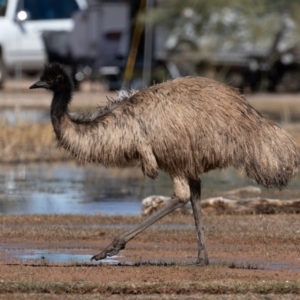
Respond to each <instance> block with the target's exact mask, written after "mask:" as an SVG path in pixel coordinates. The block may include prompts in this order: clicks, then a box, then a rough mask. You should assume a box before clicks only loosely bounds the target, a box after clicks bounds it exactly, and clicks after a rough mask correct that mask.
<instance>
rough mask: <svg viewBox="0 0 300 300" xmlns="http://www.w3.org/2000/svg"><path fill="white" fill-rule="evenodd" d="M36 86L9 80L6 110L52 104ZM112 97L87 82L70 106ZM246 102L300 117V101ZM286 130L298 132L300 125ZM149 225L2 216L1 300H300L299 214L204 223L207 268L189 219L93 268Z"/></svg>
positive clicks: (171, 219) (164, 225)
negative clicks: (117, 239) (128, 233)
mask: <svg viewBox="0 0 300 300" xmlns="http://www.w3.org/2000/svg"><path fill="white" fill-rule="evenodd" d="M31 81H32V82H34V80H28V81H25V82H24V83H22V85H19V84H18V85H17V84H15V83H14V82H10V83H8V88H7V89H6V90H4V91H1V94H0V107H14V108H15V109H16V110H17V109H19V108H24V107H36V108H45V107H48V106H49V105H50V99H51V95H50V94H49V93H46V92H44V91H34V93H33V92H32V91H28V90H27V86H29V85H30V84H31V83H32V82H31ZM105 95H109V96H110V97H115V94H114V93H108V92H107V91H104V90H103V89H101V88H100V87H99V86H95V85H89V84H87V85H85V86H84V87H83V91H81V92H79V93H76V94H75V95H74V103H73V108H74V109H77V108H84V109H85V108H86V107H87V108H90V107H95V106H97V105H103V104H104V103H105V102H106V97H105ZM249 99H250V101H251V103H252V104H253V105H254V106H255V107H256V108H257V109H259V110H260V111H261V112H263V113H264V114H266V115H269V116H270V117H271V118H273V119H275V120H279V121H280V122H283V123H284V122H285V123H288V122H290V121H298V119H299V120H300V97H299V95H253V96H249ZM285 126H286V127H287V128H288V129H289V131H290V132H291V133H292V134H293V135H294V136H295V137H296V136H297V135H299V132H298V127H299V126H298V127H297V125H296V127H295V126H293V127H289V126H290V125H285ZM142 218H143V217H140V216H137V217H125V216H119V217H118V216H114V217H108V216H101V215H99V216H84V215H68V216H58V215H56V216H52V215H43V216H41V215H35V216H5V215H0V225H1V226H0V299H107V298H111V299H197V298H198V299H300V217H299V215H296V214H295V215H293V214H280V215H244V216H230V215H211V216H205V217H204V224H205V234H206V238H207V248H208V254H209V258H210V265H209V266H206V267H200V266H198V265H196V264H195V261H196V254H197V246H196V235H195V231H194V228H193V219H192V217H191V216H188V215H179V214H173V215H171V216H168V217H166V218H164V219H163V220H162V221H160V223H159V224H160V226H154V227H152V228H149V229H147V230H146V231H145V232H144V233H142V234H141V235H140V236H138V237H137V238H136V239H134V240H133V241H131V242H129V243H128V244H127V246H126V249H125V250H123V251H121V252H120V255H119V256H118V257H116V258H113V260H112V261H104V262H103V263H90V262H89V259H88V258H89V256H91V255H94V254H97V253H98V252H99V251H100V250H101V249H103V248H104V247H105V246H106V245H108V244H109V243H110V242H111V240H112V239H113V237H114V236H115V235H117V234H119V233H121V232H123V231H124V230H125V229H126V228H128V226H129V227H130V226H132V225H134V224H138V223H139V222H140V221H141V220H142ZM111 225H113V226H111ZM45 253H46V254H45ZM49 253H50V254H51V253H52V254H53V253H54V254H55V255H59V254H64V259H65V261H60V262H57V261H55V255H54V261H51V260H50V259H48V256H47V255H48V254H49ZM31 254H35V258H34V259H28V255H29V257H30V255H31ZM24 255H27V256H24ZM76 255H80V257H86V260H84V261H81V260H80V261H77V260H76V259H75V258H76V257H78V256H76ZM68 256H70V257H71V259H70V260H68V259H67V257H68ZM24 257H27V258H24ZM72 257H73V258H72Z"/></svg>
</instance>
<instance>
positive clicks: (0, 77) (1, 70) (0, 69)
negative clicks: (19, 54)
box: [0, 57, 6, 89]
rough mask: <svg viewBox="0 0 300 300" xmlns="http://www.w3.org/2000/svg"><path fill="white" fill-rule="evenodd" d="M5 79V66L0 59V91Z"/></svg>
mask: <svg viewBox="0 0 300 300" xmlns="http://www.w3.org/2000/svg"><path fill="white" fill-rule="evenodd" d="M5 77H6V71H5V66H4V63H3V60H2V57H0V89H1V88H3V85H4V81H5Z"/></svg>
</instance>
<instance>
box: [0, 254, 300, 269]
mask: <svg viewBox="0 0 300 300" xmlns="http://www.w3.org/2000/svg"><path fill="white" fill-rule="evenodd" d="M93 251H94V250H90V253H93ZM83 252H84V253H83ZM86 252H87V249H85V250H84V251H82V250H80V249H72V250H69V249H62V250H50V249H46V250H40V249H37V250H25V251H24V250H23V251H20V250H17V249H15V250H9V254H7V256H6V257H5V256H4V257H2V258H1V261H3V262H8V263H23V264H24V263H25V264H27V263H30V264H33V265H46V264H47V265H55V264H66V265H70V264H71V265H80V266H81V265H85V266H92V265H99V264H109V265H124V266H131V265H135V264H136V265H141V264H145V265H161V264H171V265H174V264H178V265H186V264H194V263H195V260H196V258H187V259H185V260H183V259H182V258H169V259H165V260H163V261H154V260H151V259H147V260H145V261H136V262H133V261H128V260H126V257H123V256H122V255H116V256H113V257H110V258H106V259H103V260H101V261H91V257H92V255H91V254H86ZM210 264H212V265H214V264H217V265H218V264H222V265H225V266H228V268H231V269H248V270H271V271H283V270H288V271H292V272H300V264H295V263H292V262H289V261H264V260H253V259H248V260H246V259H233V258H227V259H224V258H222V259H219V258H210Z"/></svg>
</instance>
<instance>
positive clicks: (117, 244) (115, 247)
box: [91, 238, 126, 261]
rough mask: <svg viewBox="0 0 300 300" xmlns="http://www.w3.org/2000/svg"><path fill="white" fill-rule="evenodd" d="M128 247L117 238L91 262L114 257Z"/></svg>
mask: <svg viewBox="0 0 300 300" xmlns="http://www.w3.org/2000/svg"><path fill="white" fill-rule="evenodd" d="M125 246H126V242H125V241H124V240H123V239H119V238H115V239H114V240H113V242H112V243H111V244H110V245H108V246H107V247H106V248H105V249H104V250H103V251H101V252H100V253H99V254H97V255H94V256H93V257H92V258H91V261H93V260H101V259H104V258H106V257H110V256H114V255H116V254H118V253H119V251H121V250H122V249H124V248H125Z"/></svg>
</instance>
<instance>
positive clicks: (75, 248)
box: [0, 213, 300, 299]
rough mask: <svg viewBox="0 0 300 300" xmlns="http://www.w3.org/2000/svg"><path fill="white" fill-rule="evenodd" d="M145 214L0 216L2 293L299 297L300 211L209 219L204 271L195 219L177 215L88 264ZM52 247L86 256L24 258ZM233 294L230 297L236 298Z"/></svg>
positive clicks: (22, 295)
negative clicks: (77, 258) (109, 255)
mask: <svg viewBox="0 0 300 300" xmlns="http://www.w3.org/2000/svg"><path fill="white" fill-rule="evenodd" d="M143 218H144V217H142V216H137V217H126V216H111V217H108V216H102V215H98V216H83V215H82V216H80V215H62V216H58V215H56V216H54V215H53V216H51V215H45V216H40V215H35V216H0V223H1V230H0V240H1V243H0V270H1V272H0V299H8V298H5V297H8V296H9V298H11V297H12V296H13V295H12V293H14V294H15V293H18V294H15V295H14V296H13V297H12V298H11V299H23V298H25V299H26V297H29V298H30V299H34V297H36V298H39V297H40V296H41V297H42V298H43V297H46V296H47V295H49V294H50V295H52V296H53V297H54V295H55V298H53V299H63V298H65V295H68V297H69V298H68V299H80V298H79V296H80V295H82V299H85V298H84V295H90V296H91V295H94V296H97V295H98V296H99V297H100V296H101V295H102V296H103V297H104V295H105V297H110V296H114V297H117V296H120V298H123V296H125V295H126V296H127V297H129V296H130V297H132V298H135V297H136V296H137V295H139V297H138V298H137V299H139V298H140V299H161V298H162V297H163V295H169V296H172V295H173V296H174V297H175V298H174V299H184V298H183V297H188V296H189V297H191V298H190V299H195V298H203V299H209V298H208V296H210V297H212V298H211V299H221V298H220V297H219V295H221V294H222V295H228V294H234V295H240V294H247V295H248V296H249V297H248V298H244V299H256V298H257V297H258V298H259V297H260V296H261V297H262V298H261V299H267V298H263V296H265V295H268V297H269V298H268V299H279V298H278V297H279V296H282V295H285V297H288V298H287V299H296V297H300V218H299V215H292V214H289V215H286V214H282V215H244V216H230V215H210V216H205V217H204V223H205V234H206V239H207V247H208V253H209V258H210V265H209V266H205V267H201V266H198V265H196V264H195V261H196V255H197V246H196V235H195V231H194V228H193V219H192V216H190V215H182V214H178V213H174V214H172V215H170V216H167V217H165V218H164V219H163V220H161V221H160V222H159V224H158V225H157V226H154V227H152V228H149V229H147V230H146V231H145V232H143V233H141V234H140V235H139V236H138V237H137V238H136V239H134V240H133V241H131V242H129V243H128V244H127V246H126V249H124V250H122V251H121V252H120V253H119V255H118V256H117V257H114V258H113V259H112V260H109V261H104V262H100V263H99V262H97V263H91V262H90V261H89V257H90V255H94V254H97V253H98V252H99V251H100V250H101V249H103V248H104V247H105V246H106V245H108V244H109V243H110V242H111V240H112V239H113V237H114V236H116V235H117V234H119V233H121V232H123V231H124V230H126V228H128V227H130V226H131V225H135V224H138V223H139V222H140V221H141V220H142V219H143ZM112 225H113V226H112ZM122 227H123V228H122ZM41 250H46V251H45V252H43V251H41ZM39 251H40V252H39ZM51 251H52V253H54V252H55V253H56V254H59V253H64V254H65V255H66V256H67V255H70V257H71V256H72V255H74V254H80V255H84V256H86V257H87V258H86V261H80V262H78V261H72V260H71V261H67V259H66V262H51V261H48V259H47V254H46V255H45V254H41V255H40V256H35V259H29V260H28V259H24V258H22V257H24V256H22V255H23V254H24V253H51ZM272 294H275V295H273V296H272ZM289 294H290V295H289ZM33 296H34V297H33ZM169 296H168V297H169ZM250 296H251V297H254V298H251V297H250ZM18 297H19V298H18ZM235 297H236V296H233V295H232V297H229V298H226V299H239V298H235ZM45 299H47V298H45ZM49 299H52V298H51V297H50V298H49ZM224 299H225V298H224ZM285 299H286V298H285Z"/></svg>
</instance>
